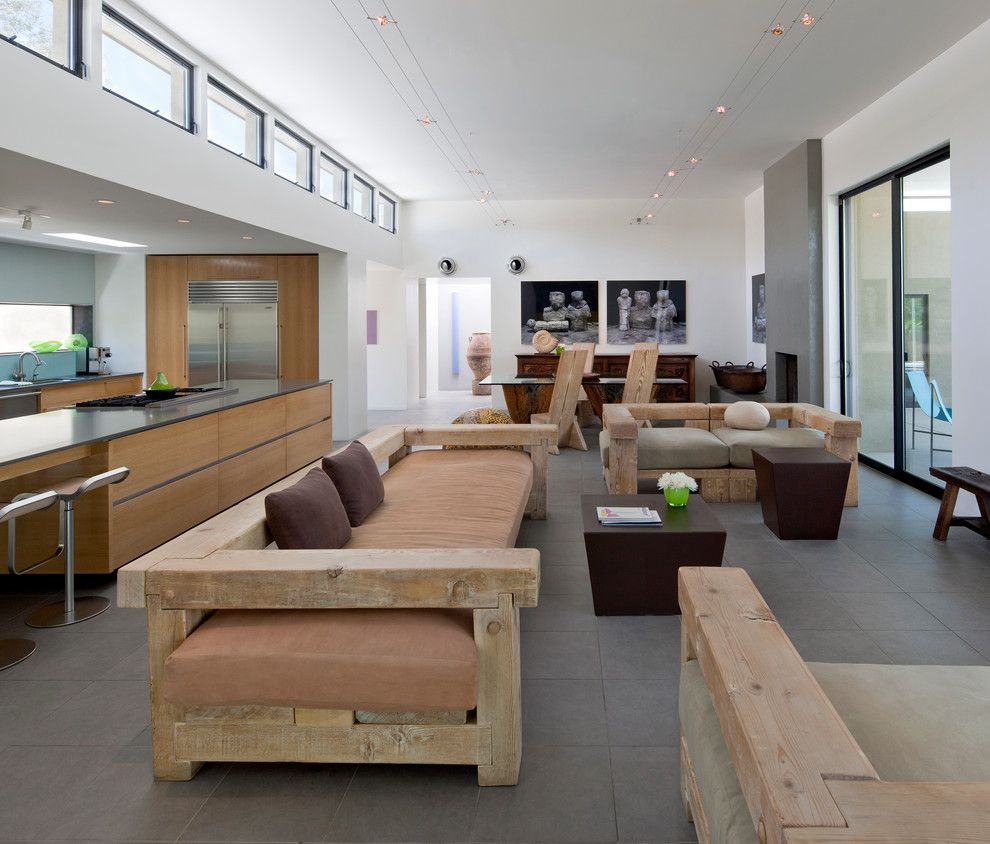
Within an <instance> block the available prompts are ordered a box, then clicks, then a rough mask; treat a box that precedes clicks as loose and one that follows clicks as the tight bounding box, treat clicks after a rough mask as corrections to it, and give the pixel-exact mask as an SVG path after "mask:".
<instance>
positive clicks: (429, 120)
mask: <svg viewBox="0 0 990 844" xmlns="http://www.w3.org/2000/svg"><path fill="white" fill-rule="evenodd" d="M416 119H417V120H418V121H419V122H420V123H422V124H423V125H424V126H432V125H433V124H434V123H435V122H436V121H434V119H433V118H432V117H430V115H428V114H426V115H423V117H417V118H416Z"/></svg>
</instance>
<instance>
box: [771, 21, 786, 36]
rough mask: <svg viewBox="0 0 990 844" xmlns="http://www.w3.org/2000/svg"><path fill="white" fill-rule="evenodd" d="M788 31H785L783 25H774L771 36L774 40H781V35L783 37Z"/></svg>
mask: <svg viewBox="0 0 990 844" xmlns="http://www.w3.org/2000/svg"><path fill="white" fill-rule="evenodd" d="M786 31H787V30H786V29H784V25H783V24H782V23H778V24H774V25H773V26H772V27H771V28H770V34H771V35H772V36H773V37H774V38H780V36H781V35H783V34H784V33H785V32H786Z"/></svg>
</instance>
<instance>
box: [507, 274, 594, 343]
mask: <svg viewBox="0 0 990 844" xmlns="http://www.w3.org/2000/svg"><path fill="white" fill-rule="evenodd" d="M519 302H520V309H519V310H520V314H519V315H520V318H521V322H522V326H521V329H522V342H523V343H524V344H525V345H527V346H528V345H530V343H532V342H533V335H534V334H535V333H536V332H537V331H540V330H545V331H549V332H550V333H551V334H553V335H554V336H555V337H556V338H557V340H558V342H560V343H563V344H564V345H569V344H571V343H589V342H590V343H597V342H598V282H597V281H524V282H522V290H521V291H520V296H519Z"/></svg>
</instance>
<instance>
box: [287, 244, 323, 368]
mask: <svg viewBox="0 0 990 844" xmlns="http://www.w3.org/2000/svg"><path fill="white" fill-rule="evenodd" d="M317 262H318V259H317V256H316V255H279V256H278V364H279V373H278V374H279V377H280V378H317V377H319V372H320V331H319V321H320V313H319V310H320V293H319V270H318V263H317Z"/></svg>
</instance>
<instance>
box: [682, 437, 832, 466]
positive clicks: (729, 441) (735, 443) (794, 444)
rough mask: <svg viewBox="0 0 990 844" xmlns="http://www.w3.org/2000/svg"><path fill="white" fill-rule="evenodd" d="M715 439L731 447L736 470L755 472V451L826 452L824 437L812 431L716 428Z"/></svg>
mask: <svg viewBox="0 0 990 844" xmlns="http://www.w3.org/2000/svg"><path fill="white" fill-rule="evenodd" d="M712 436H714V437H715V438H716V439H718V440H719V441H720V442H722V443H724V444H725V445H726V446H728V449H729V461H728V462H729V464H730V465H731V466H734V467H735V468H737V469H752V468H753V451H752V450H753V449H754V448H816V447H817V448H825V435H824V434H823V433H822V432H821V431H815V430H812V429H811V428H764V429H763V430H762V431H742V430H738V429H736V428H716V429H715V430H714V431H712ZM723 465H724V464H723ZM699 468H700V467H699Z"/></svg>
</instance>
